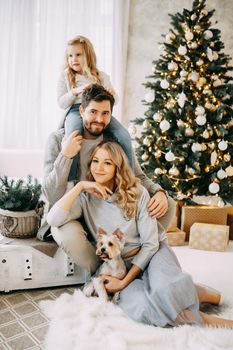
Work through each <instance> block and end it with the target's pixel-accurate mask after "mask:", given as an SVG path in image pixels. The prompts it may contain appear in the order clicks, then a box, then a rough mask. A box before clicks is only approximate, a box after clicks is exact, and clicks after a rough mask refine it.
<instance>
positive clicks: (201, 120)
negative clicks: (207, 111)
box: [195, 115, 206, 125]
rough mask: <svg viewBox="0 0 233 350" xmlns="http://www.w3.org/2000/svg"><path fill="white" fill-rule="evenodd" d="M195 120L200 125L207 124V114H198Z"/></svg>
mask: <svg viewBox="0 0 233 350" xmlns="http://www.w3.org/2000/svg"><path fill="white" fill-rule="evenodd" d="M195 121H196V123H197V124H198V125H205V123H206V117H205V115H198V116H197V118H196V119H195Z"/></svg>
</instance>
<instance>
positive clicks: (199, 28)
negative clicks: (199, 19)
mask: <svg viewBox="0 0 233 350" xmlns="http://www.w3.org/2000/svg"><path fill="white" fill-rule="evenodd" d="M194 29H195V30H196V31H197V32H199V31H200V30H201V26H199V25H198V24H197V25H195V26H194Z"/></svg>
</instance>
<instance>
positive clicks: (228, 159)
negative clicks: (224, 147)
mask: <svg viewBox="0 0 233 350" xmlns="http://www.w3.org/2000/svg"><path fill="white" fill-rule="evenodd" d="M223 159H224V160H225V162H230V160H231V155H230V154H229V153H227V154H224V156H223Z"/></svg>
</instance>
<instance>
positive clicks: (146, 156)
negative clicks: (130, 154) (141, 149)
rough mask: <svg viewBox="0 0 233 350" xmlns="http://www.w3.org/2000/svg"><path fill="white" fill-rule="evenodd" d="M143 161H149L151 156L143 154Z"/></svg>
mask: <svg viewBox="0 0 233 350" xmlns="http://www.w3.org/2000/svg"><path fill="white" fill-rule="evenodd" d="M141 158H142V160H143V161H144V162H145V161H147V159H148V158H149V155H148V154H147V153H143V155H142V157H141Z"/></svg>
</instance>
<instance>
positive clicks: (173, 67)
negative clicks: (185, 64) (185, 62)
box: [167, 61, 178, 71]
mask: <svg viewBox="0 0 233 350" xmlns="http://www.w3.org/2000/svg"><path fill="white" fill-rule="evenodd" d="M167 68H168V70H171V71H172V70H177V69H178V65H177V63H176V62H173V61H172V62H170V63H168V66H167Z"/></svg>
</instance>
